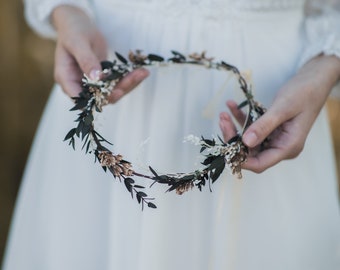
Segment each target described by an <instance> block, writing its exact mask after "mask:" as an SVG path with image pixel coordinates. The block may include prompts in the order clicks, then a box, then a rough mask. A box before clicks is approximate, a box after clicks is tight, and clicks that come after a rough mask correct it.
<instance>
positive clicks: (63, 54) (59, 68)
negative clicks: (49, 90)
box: [52, 5, 148, 103]
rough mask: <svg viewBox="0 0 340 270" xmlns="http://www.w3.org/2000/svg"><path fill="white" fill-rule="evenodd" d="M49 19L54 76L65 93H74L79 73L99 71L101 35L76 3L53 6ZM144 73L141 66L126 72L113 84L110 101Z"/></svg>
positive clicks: (104, 55)
mask: <svg viewBox="0 0 340 270" xmlns="http://www.w3.org/2000/svg"><path fill="white" fill-rule="evenodd" d="M52 22H53V25H54V26H55V28H56V30H57V33H58V39H57V46H56V52H55V69H54V76H55V80H56V82H57V83H59V84H60V85H61V87H62V89H63V90H64V91H65V93H66V94H67V95H69V96H70V97H74V96H78V94H79V92H80V91H81V78H82V74H83V73H86V74H87V75H88V76H89V77H90V78H92V79H95V78H96V77H97V76H98V74H99V73H100V71H101V65H100V61H102V60H105V59H106V58H107V45H106V41H105V38H104V37H103V35H102V34H101V33H100V31H99V30H98V29H97V27H96V26H95V25H94V24H93V22H92V21H91V19H90V18H89V17H88V16H87V15H86V14H85V13H84V12H83V11H82V10H80V9H79V8H76V7H72V6H68V5H61V6H58V7H56V8H55V9H54V10H53V12H52ZM147 76H148V71H147V70H145V69H138V70H135V71H133V72H131V73H130V74H128V75H127V76H126V77H124V79H123V80H121V81H120V82H119V83H118V84H117V85H116V87H115V89H114V91H113V93H112V95H111V97H110V98H109V100H110V102H112V103H114V102H116V101H117V100H118V99H120V98H121V97H122V96H124V95H125V94H127V93H128V92H130V91H131V90H132V89H133V88H135V87H136V86H137V85H138V84H139V83H140V82H141V81H142V80H143V79H144V78H146V77H147Z"/></svg>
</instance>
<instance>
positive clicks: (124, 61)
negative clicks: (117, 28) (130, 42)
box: [115, 52, 128, 65]
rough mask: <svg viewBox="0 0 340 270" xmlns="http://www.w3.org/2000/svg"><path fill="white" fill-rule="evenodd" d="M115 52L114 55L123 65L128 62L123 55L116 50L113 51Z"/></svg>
mask: <svg viewBox="0 0 340 270" xmlns="http://www.w3.org/2000/svg"><path fill="white" fill-rule="evenodd" d="M115 54H116V56H117V58H118V60H119V61H120V62H122V63H123V64H125V65H127V64H128V61H127V60H126V59H125V57H124V56H122V55H121V54H119V53H117V52H115Z"/></svg>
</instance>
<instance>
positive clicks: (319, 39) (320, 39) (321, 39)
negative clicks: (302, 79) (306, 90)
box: [299, 0, 340, 98]
mask: <svg viewBox="0 0 340 270" xmlns="http://www.w3.org/2000/svg"><path fill="white" fill-rule="evenodd" d="M304 33H305V35H306V45H305V49H304V51H303V53H302V56H301V58H300V63H299V67H301V66H302V65H303V64H305V63H306V62H308V61H309V60H310V59H311V58H313V57H315V56H317V55H319V54H322V53H323V54H326V55H335V56H337V57H339V58H340V0H307V4H306V20H305V24H304ZM335 88H337V89H336V90H335V89H334V91H333V93H332V94H333V96H337V97H339V98H340V83H338V84H337V86H336V87H335Z"/></svg>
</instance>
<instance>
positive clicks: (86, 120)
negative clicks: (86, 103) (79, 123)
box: [84, 113, 94, 126]
mask: <svg viewBox="0 0 340 270" xmlns="http://www.w3.org/2000/svg"><path fill="white" fill-rule="evenodd" d="M93 119H94V118H93V115H92V113H89V114H88V115H86V117H85V118H84V123H85V125H87V126H90V125H91V124H92V122H93Z"/></svg>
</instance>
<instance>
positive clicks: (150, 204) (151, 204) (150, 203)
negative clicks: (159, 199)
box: [148, 202, 157, 209]
mask: <svg viewBox="0 0 340 270" xmlns="http://www.w3.org/2000/svg"><path fill="white" fill-rule="evenodd" d="M148 207H150V208H154V209H155V208H157V206H156V205H155V204H153V203H152V202H148Z"/></svg>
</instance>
